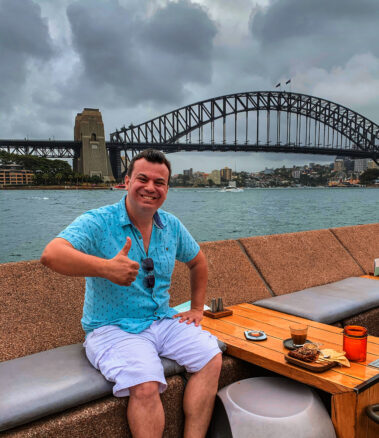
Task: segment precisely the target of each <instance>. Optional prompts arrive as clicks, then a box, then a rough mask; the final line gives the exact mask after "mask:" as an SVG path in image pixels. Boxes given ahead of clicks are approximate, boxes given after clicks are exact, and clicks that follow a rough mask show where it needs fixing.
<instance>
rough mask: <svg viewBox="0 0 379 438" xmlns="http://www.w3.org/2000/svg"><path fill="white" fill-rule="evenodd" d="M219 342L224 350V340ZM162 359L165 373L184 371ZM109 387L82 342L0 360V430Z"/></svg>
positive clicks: (95, 395)
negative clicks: (86, 352)
mask: <svg viewBox="0 0 379 438" xmlns="http://www.w3.org/2000/svg"><path fill="white" fill-rule="evenodd" d="M219 346H220V348H221V350H222V351H225V349H226V346H225V344H223V343H222V342H220V341H219ZM161 359H162V364H163V367H164V373H165V376H166V377H170V376H173V375H175V374H179V373H182V372H184V371H185V369H184V367H182V366H180V365H178V364H177V362H175V361H173V360H170V359H167V358H161ZM112 387H113V383H112V382H108V381H107V380H105V378H104V377H103V376H102V374H101V373H100V372H99V371H98V370H96V369H95V368H94V367H93V366H92V365H91V364H90V362H89V361H88V359H87V357H86V354H85V350H84V348H83V345H82V344H73V345H67V346H64V347H59V348H54V349H53V350H48V351H42V352H40V353H36V354H32V355H30V356H25V357H20V358H18V359H13V360H9V361H5V362H1V363H0V388H1V391H0V392H1V397H0V431H4V430H7V429H11V428H12V427H16V426H19V425H21V424H25V423H28V422H30V421H33V420H36V419H38V418H42V417H44V416H46V415H50V414H54V413H57V412H61V411H63V410H65V409H68V408H72V407H75V406H78V405H80V404H83V403H86V402H89V401H91V400H96V399H99V398H101V397H104V396H106V395H109V394H112Z"/></svg>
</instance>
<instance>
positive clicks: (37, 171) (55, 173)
mask: <svg viewBox="0 0 379 438" xmlns="http://www.w3.org/2000/svg"><path fill="white" fill-rule="evenodd" d="M0 163H1V164H2V165H12V164H19V165H21V166H22V168H23V169H25V170H30V171H32V172H33V173H34V178H33V183H34V184H35V185H61V184H77V185H78V184H82V183H92V184H99V183H102V182H103V179H102V178H101V177H99V176H97V175H94V176H89V175H82V174H80V173H77V172H74V171H73V170H72V168H71V166H70V164H69V163H67V161H64V160H51V159H48V158H43V157H36V156H35V155H17V154H11V153H8V152H5V151H0Z"/></svg>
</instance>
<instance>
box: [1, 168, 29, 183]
mask: <svg viewBox="0 0 379 438" xmlns="http://www.w3.org/2000/svg"><path fill="white" fill-rule="evenodd" d="M33 177H34V173H33V172H32V171H31V170H25V169H22V168H21V166H20V165H19V164H10V165H2V166H0V186H10V185H27V184H31V183H32V182H33Z"/></svg>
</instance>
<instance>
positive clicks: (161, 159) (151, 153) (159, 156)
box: [127, 149, 171, 184]
mask: <svg viewBox="0 0 379 438" xmlns="http://www.w3.org/2000/svg"><path fill="white" fill-rule="evenodd" d="M142 158H144V159H145V160H146V161H149V162H150V163H159V164H164V165H165V166H166V167H167V169H168V181H167V184H168V183H169V182H170V178H171V163H170V162H169V161H168V159H167V158H166V156H165V154H164V153H163V152H161V151H157V150H156V149H145V150H144V151H142V152H140V153H139V154H137V155H135V156H134V157H133V158H132V161H131V162H130V163H129V166H128V172H127V175H128V177H129V178H130V177H131V176H132V173H133V170H134V164H135V162H136V161H138V160H141V159H142Z"/></svg>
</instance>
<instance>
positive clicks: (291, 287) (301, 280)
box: [240, 230, 364, 295]
mask: <svg viewBox="0 0 379 438" xmlns="http://www.w3.org/2000/svg"><path fill="white" fill-rule="evenodd" d="M240 242H241V243H242V245H243V246H244V247H245V248H246V252H247V253H248V254H249V256H250V257H251V259H252V260H253V262H254V263H255V265H256V266H257V268H258V269H259V271H260V272H261V274H262V275H263V277H264V278H265V280H266V281H267V283H268V284H269V286H270V287H271V289H272V290H273V292H274V293H275V294H276V295H284V294H287V293H291V292H294V291H298V290H302V289H306V288H308V287H313V286H319V285H322V284H327V283H332V282H334V281H338V280H342V279H344V278H347V277H358V276H360V275H362V274H363V273H364V272H363V271H362V269H361V268H360V267H359V266H358V265H357V263H356V262H355V261H354V259H353V258H352V257H351V256H350V255H349V253H348V252H347V251H346V250H345V249H344V248H343V246H342V245H341V244H340V243H339V242H338V240H337V239H336V238H335V236H334V235H333V234H332V232H331V231H330V230H316V231H304V232H299V233H290V234H274V235H270V236H262V237H249V238H246V239H240Z"/></svg>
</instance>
